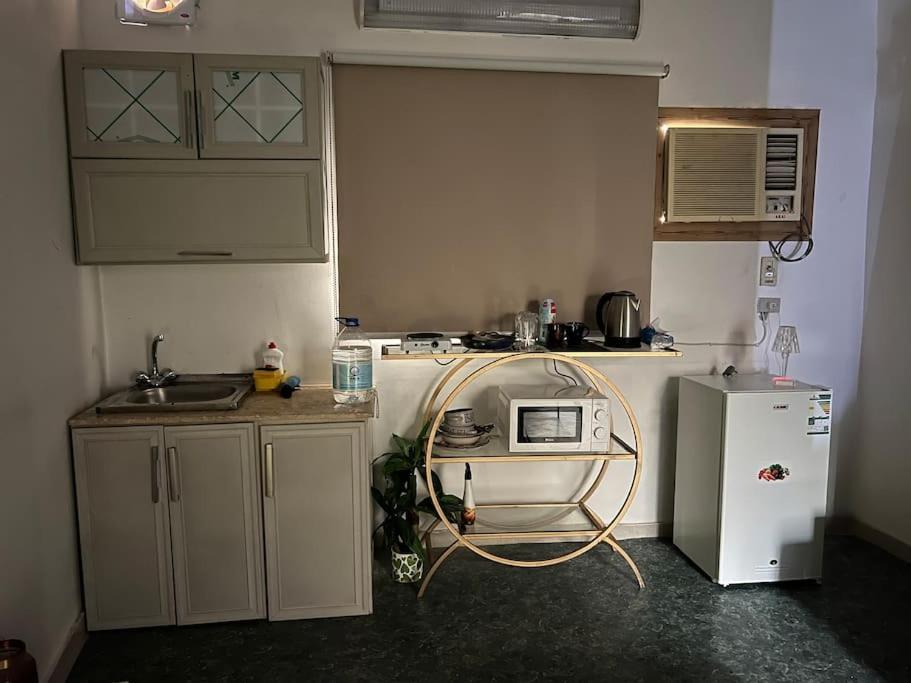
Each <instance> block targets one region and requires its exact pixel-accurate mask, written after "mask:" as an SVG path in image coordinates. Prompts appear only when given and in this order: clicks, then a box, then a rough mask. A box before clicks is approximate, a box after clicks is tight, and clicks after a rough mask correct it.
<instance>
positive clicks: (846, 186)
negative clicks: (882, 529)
mask: <svg viewBox="0 0 911 683" xmlns="http://www.w3.org/2000/svg"><path fill="white" fill-rule="evenodd" d="M875 51H876V24H875V5H874V3H858V2H853V0H833V1H828V2H826V1H819V0H776V2H775V4H774V10H773V12H772V46H771V56H770V64H771V67H770V69H769V105H770V106H773V107H788V106H795V107H816V108H819V109H821V110H822V112H821V115H820V125H819V155H818V157H817V162H816V167H817V173H816V204H815V211H814V216H813V236H814V238H815V247H814V249H813V253H812V255H811V256H810V257H809V258H808V259H807V260H806V261H805V262H803V263H798V264H781V268H780V277H779V284H778V287H777V290H778V292H777V295H778V296H781V298H782V313H781V321H782V323H783V324H793V325H797V333H798V336H799V338H800V350H801V353H800V354H799V355H796V356H792V357H791V361H790V364H789V366H788V371H789V373H790V374H793V375H795V376H797V377H801V378H806V379H808V380H810V381H813V382H819V383H822V384H825V385H827V386H830V387H834V389H835V400H834V402H833V409H834V412H835V421H836V424H837V425H838V426H837V429H836V430H835V432H834V434H833V438H832V448H833V452H835V453H842V454H845V455H847V456H848V457H850V455H851V454H853V453H854V452H856V440H855V439H854V438H853V437H854V434H855V432H856V430H857V419H856V414H857V405H856V396H857V367H858V358H859V354H860V336H861V325H860V324H859V321H860V320H862V316H863V292H864V252H865V241H866V229H865V226H866V217H867V189H868V187H869V182H870V180H869V179H870V146H871V141H872V135H873V101H874V97H875V89H876V80H875V74H876V54H875ZM763 252H764V253H767V252H768V249H767V248H766V249H764V250H763ZM763 289H769V288H763ZM770 291H771V290H770ZM763 296H769V294H765V293H763ZM836 464H837V463H836V461H835V459H833V460H832V461H831V462H830V481H832V480H833V476H832V475H834V473H835V468H836ZM838 482H839V483H840V484H841V485H844V484H846V482H847V478H844V479H838ZM834 493H835V487H830V496H829V509H830V513H831V512H834V513H835V514H836V515H844V514H846V512H847V509H846V506H845V497H844V496H841V495H840V496H836V501H835V505H834V510H833V502H832V497H833V494H834Z"/></svg>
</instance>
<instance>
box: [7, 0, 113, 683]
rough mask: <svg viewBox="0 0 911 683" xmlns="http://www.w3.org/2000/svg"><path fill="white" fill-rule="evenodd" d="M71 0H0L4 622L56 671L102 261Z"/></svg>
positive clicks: (97, 354)
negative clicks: (71, 124) (77, 126)
mask: <svg viewBox="0 0 911 683" xmlns="http://www.w3.org/2000/svg"><path fill="white" fill-rule="evenodd" d="M78 40H79V33H78V27H77V17H76V4H75V2H61V1H59V0H57V1H53V2H52V1H51V0H10V1H8V2H4V3H0V55H2V63H3V68H2V69H0V92H2V93H3V106H2V107H0V130H2V131H3V138H4V140H3V153H2V155H0V221H2V235H3V249H2V251H0V320H2V334H0V357H2V358H3V359H4V371H3V380H4V382H3V383H4V387H3V391H2V392H0V433H2V434H3V446H2V450H0V481H2V482H3V483H2V489H0V519H2V520H3V523H2V525H0V528H2V530H0V548H2V550H0V634H2V637H4V638H13V637H16V638H21V639H23V640H25V641H26V642H27V643H28V646H29V650H30V651H31V652H32V653H33V654H34V655H35V657H36V658H37V660H38V667H39V673H40V675H41V676H42V678H46V677H47V676H48V675H49V674H50V673H51V671H52V668H53V666H54V664H55V662H56V659H57V657H58V656H59V654H60V652H61V648H62V647H63V646H64V644H65V642H66V639H67V637H68V633H69V630H70V628H71V627H72V626H73V624H74V623H75V621H76V619H77V617H78V615H79V613H80V611H81V609H82V599H81V595H80V585H79V568H78V556H77V549H76V534H75V529H76V523H75V510H74V504H73V480H72V467H71V464H70V451H69V442H68V436H67V429H66V419H67V418H68V417H69V416H70V415H72V414H73V413H74V412H76V411H77V410H80V409H82V408H83V407H85V405H87V404H88V403H89V402H91V401H92V400H94V399H95V398H96V397H97V395H98V392H99V388H100V376H101V356H102V354H101V351H100V348H99V347H98V344H99V343H100V339H101V334H100V322H99V312H98V309H99V306H98V288H97V273H96V272H95V270H94V269H92V268H77V267H76V266H75V265H73V263H74V262H73V248H72V243H73V238H72V224H71V220H70V206H69V194H68V187H69V185H68V182H69V181H68V176H67V160H66V137H65V130H64V122H63V88H62V83H63V79H62V74H61V68H60V50H61V48H64V47H75V46H77V44H78Z"/></svg>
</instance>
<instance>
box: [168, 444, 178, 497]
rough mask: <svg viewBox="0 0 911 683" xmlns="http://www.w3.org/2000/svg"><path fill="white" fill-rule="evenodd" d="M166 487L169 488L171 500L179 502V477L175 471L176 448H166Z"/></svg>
mask: <svg viewBox="0 0 911 683" xmlns="http://www.w3.org/2000/svg"><path fill="white" fill-rule="evenodd" d="M168 488H170V489H171V502H172V503H178V502H180V477H179V476H178V473H177V449H176V448H169V449H168Z"/></svg>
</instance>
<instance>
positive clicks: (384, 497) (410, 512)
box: [370, 422, 462, 583]
mask: <svg viewBox="0 0 911 683" xmlns="http://www.w3.org/2000/svg"><path fill="white" fill-rule="evenodd" d="M429 428H430V423H429V422H428V423H426V424H424V426H423V427H422V428H421V433H420V434H419V435H418V437H417V438H416V439H408V438H405V437H402V436H399V435H398V434H393V435H392V439H393V441H394V442H395V445H396V447H397V448H398V450H397V451H393V452H390V453H383V455H381V456H379V457H378V458H377V460H380V459H382V458H386V461H385V462H384V463H383V479H384V480H385V483H386V487H385V490H383V491H380V490H379V489H378V488H377V487H375V486H372V487H371V488H370V491H371V493H372V494H373V500H375V501H376V504H377V505H379V506H380V508H381V509H382V510H383V514H384V518H383V521H382V522H381V523H380V525H379V526H377V528H376V529H375V530H374V535H376V534H377V533H379V532H380V531H382V538H383V541H384V542H385V545H386V546H387V547H388V548H389V550H390V551H391V553H392V578H393V579H394V580H395V581H398V582H399V583H413V582H415V581H420V580H421V577H422V576H423V573H424V566H425V565H426V564H427V562H428V559H429V558H428V557H427V551H426V549H425V548H424V544H423V543H421V538H420V536H419V535H418V524H419V521H420V517H419V513H421V512H424V513H427V514H429V515H433V516H434V517H438V515H437V511H436V508H435V507H434V506H433V502H432V501H431V500H430V497H429V496H428V497H425V498H423V499H422V500H420V501H418V473H420V477H421V481H423V482H424V484H425V486H427V487H428V488H429V487H430V486H433V491H434V493H435V494H436V497H437V500H438V501H439V503H440V507H442V508H443V512H445V514H446V517H447V519H449V521H451V522H453V523H458V520H459V516H460V515H461V512H462V499H461V498H459V497H458V496H453V495H448V494H446V493H444V492H443V485H442V483H441V482H440V478H439V477H438V476H437V475H436V473H432V476H431V482H430V483H429V484H428V482H427V475H426V472H425V469H424V453H425V450H426V447H427V431H428V429H429Z"/></svg>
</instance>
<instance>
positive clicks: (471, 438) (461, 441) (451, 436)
mask: <svg viewBox="0 0 911 683" xmlns="http://www.w3.org/2000/svg"><path fill="white" fill-rule="evenodd" d="M439 432H440V437H441V438H442V439H443V443H444V444H445V445H447V446H456V447H461V448H465V447H467V446H474V445H475V444H476V443H478V441H480V439H481V437H482V436H484V434H486V431H485V430H483V429H479V428H478V427H477V425H475V423H474V411H473V410H472V409H471V408H459V409H457V410H447V411H446V413H445V414H444V415H443V424H441V425H440V429H439Z"/></svg>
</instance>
